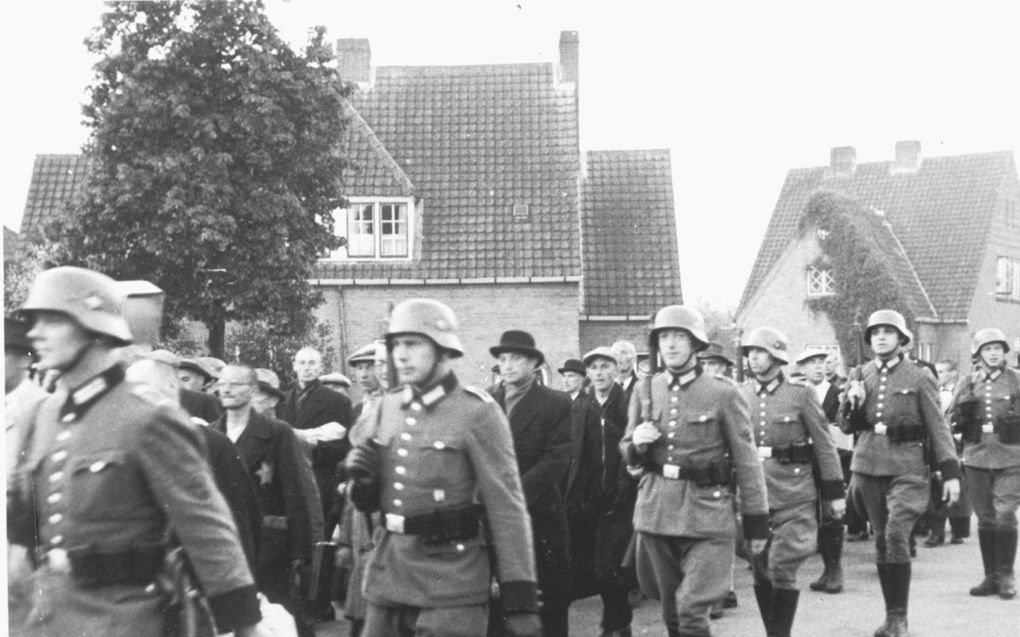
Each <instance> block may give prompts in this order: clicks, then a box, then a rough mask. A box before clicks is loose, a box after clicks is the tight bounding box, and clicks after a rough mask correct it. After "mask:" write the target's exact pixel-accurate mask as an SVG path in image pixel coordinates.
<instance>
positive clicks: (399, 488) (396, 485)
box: [393, 482, 404, 491]
mask: <svg viewBox="0 0 1020 637" xmlns="http://www.w3.org/2000/svg"><path fill="white" fill-rule="evenodd" d="M393 488H394V489H396V490H397V491H403V490H404V483H403V482H394V483H393Z"/></svg>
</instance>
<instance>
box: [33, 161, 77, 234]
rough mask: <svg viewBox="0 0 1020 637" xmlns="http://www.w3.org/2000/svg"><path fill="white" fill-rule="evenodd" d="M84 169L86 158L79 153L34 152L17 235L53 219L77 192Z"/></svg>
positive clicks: (36, 229)
mask: <svg viewBox="0 0 1020 637" xmlns="http://www.w3.org/2000/svg"><path fill="white" fill-rule="evenodd" d="M87 170H88V161H87V160H86V159H85V158H84V156H82V155H36V156H35V165H34V166H33V167H32V181H31V182H30V183H29V186H28V197H27V198H26V200H25V212H24V214H23V215H22V217H21V235H22V236H29V235H31V234H32V233H34V232H36V231H38V230H40V229H41V228H42V227H43V225H44V224H45V223H46V222H49V221H50V220H51V219H53V218H54V217H55V216H56V215H57V213H58V212H60V210H61V209H62V208H63V207H64V206H65V205H67V204H68V203H69V202H70V201H71V199H72V198H74V196H75V195H77V194H78V189H79V187H80V186H81V183H82V180H83V179H84V177H85V174H86V172H87Z"/></svg>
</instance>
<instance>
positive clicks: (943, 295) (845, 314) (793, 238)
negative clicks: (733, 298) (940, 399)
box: [737, 141, 1020, 369]
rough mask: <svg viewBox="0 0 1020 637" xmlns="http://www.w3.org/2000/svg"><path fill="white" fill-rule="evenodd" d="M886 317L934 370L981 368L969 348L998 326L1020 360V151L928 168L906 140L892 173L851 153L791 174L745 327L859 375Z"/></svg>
mask: <svg viewBox="0 0 1020 637" xmlns="http://www.w3.org/2000/svg"><path fill="white" fill-rule="evenodd" d="M847 281H849V282H850V283H849V284H847V283H846V282H847ZM882 307H892V308H894V309H897V310H899V311H900V312H902V313H903V314H904V315H905V316H906V317H907V318H908V322H909V324H910V327H911V330H912V331H913V332H914V337H915V338H914V343H913V345H914V353H915V355H916V356H918V357H919V358H922V359H924V360H929V361H938V360H943V359H949V360H952V361H955V362H957V364H958V365H959V366H960V368H961V369H969V365H970V342H971V337H972V335H973V334H974V332H975V331H976V330H978V329H980V328H982V327H990V326H992V327H998V328H1000V329H1002V330H1003V331H1005V332H1006V334H1007V336H1008V338H1009V339H1010V346H1011V348H1013V350H1014V351H1016V350H1017V349H1020V185H1018V179H1017V169H1016V164H1015V162H1014V158H1013V154H1012V153H1011V152H994V153H981V154H973V155H959V156H950V157H927V158H925V157H922V156H921V148H920V143H919V142H916V141H901V142H897V144H896V154H895V159H893V160H892V161H882V162H869V163H862V164H858V163H857V162H856V151H855V149H854V148H853V147H839V148H833V149H832V151H831V161H830V164H829V165H827V166H818V167H813V168H798V169H793V170H790V171H789V172H788V173H787V177H786V182H785V183H784V184H783V189H782V191H781V192H780V195H779V200H778V201H777V203H776V207H775V210H774V211H773V213H772V218H771V220H770V222H769V225H768V229H767V230H766V234H765V237H764V239H763V240H762V243H761V247H760V248H759V251H758V256H757V259H756V260H755V263H754V267H753V268H752V271H751V275H750V277H749V279H748V282H747V285H746V287H745V289H744V294H743V296H742V298H741V301H740V305H739V308H738V310H737V322H738V324H739V325H740V326H741V327H743V328H744V329H745V330H746V329H750V328H753V327H756V326H759V325H769V326H773V327H777V328H779V329H781V330H783V331H784V332H786V333H787V335H788V336H789V338H790V341H791V343H790V347H791V350H792V351H794V352H795V353H796V352H798V351H800V350H801V349H802V348H804V347H807V346H813V347H821V348H825V349H829V350H832V351H839V352H840V353H841V354H842V355H843V357H844V360H846V361H848V362H851V363H852V362H854V361H855V360H856V359H857V357H858V355H859V351H858V347H857V343H858V341H859V334H860V331H861V323H864V322H866V321H867V318H868V314H870V312H871V311H873V310H875V309H879V308H882ZM869 354H870V353H869V352H868V351H867V350H866V349H865V350H864V351H863V355H864V356H868V355H869ZM1011 360H1015V359H1011Z"/></svg>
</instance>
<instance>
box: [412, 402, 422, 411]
mask: <svg viewBox="0 0 1020 637" xmlns="http://www.w3.org/2000/svg"><path fill="white" fill-rule="evenodd" d="M411 411H421V403H411Z"/></svg>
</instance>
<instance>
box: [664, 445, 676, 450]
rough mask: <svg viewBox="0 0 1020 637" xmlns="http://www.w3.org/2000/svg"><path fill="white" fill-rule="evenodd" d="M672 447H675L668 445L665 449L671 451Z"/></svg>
mask: <svg viewBox="0 0 1020 637" xmlns="http://www.w3.org/2000/svg"><path fill="white" fill-rule="evenodd" d="M674 446H675V445H669V446H668V447H666V451H673V447H674Z"/></svg>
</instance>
